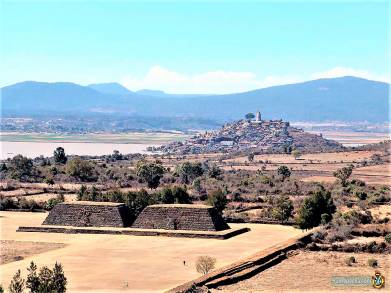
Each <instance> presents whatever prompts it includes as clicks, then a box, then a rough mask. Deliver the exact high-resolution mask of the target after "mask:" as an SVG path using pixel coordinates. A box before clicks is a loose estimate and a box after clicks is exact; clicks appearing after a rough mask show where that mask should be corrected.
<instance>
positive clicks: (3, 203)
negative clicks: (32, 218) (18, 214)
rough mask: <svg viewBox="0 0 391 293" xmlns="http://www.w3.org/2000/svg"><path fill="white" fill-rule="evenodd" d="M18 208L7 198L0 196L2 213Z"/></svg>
mask: <svg viewBox="0 0 391 293" xmlns="http://www.w3.org/2000/svg"><path fill="white" fill-rule="evenodd" d="M13 208H16V206H15V203H14V201H13V200H12V199H11V198H9V197H6V196H3V195H0V211H5V210H8V209H13Z"/></svg>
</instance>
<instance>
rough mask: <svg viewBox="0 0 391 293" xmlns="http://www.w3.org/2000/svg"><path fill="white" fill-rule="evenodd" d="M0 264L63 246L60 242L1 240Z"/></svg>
mask: <svg viewBox="0 0 391 293" xmlns="http://www.w3.org/2000/svg"><path fill="white" fill-rule="evenodd" d="M0 246H1V254H0V264H5V263H9V262H13V261H17V260H22V259H24V258H25V257H28V256H31V255H35V254H39V253H42V252H45V251H49V250H52V249H58V248H62V247H64V246H65V244H62V243H49V242H32V241H14V240H1V241H0Z"/></svg>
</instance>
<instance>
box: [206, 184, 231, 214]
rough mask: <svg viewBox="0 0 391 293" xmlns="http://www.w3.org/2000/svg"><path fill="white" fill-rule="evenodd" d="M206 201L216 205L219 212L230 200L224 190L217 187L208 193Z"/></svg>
mask: <svg viewBox="0 0 391 293" xmlns="http://www.w3.org/2000/svg"><path fill="white" fill-rule="evenodd" d="M206 202H207V204H208V205H211V206H213V207H215V208H216V210H217V211H218V212H219V213H222V212H223V210H224V209H225V207H226V205H227V202H228V201H227V198H226V197H225V195H224V194H223V192H222V190H221V189H216V190H213V191H212V192H210V193H209V194H208V198H207V200H206Z"/></svg>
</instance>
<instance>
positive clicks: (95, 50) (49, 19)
mask: <svg viewBox="0 0 391 293" xmlns="http://www.w3.org/2000/svg"><path fill="white" fill-rule="evenodd" d="M389 16H390V5H389V1H344V2H341V1H284V2H281V1H273V2H266V1H192V2H190V1H126V0H122V1H121V0H117V1H116V0H112V1H96V0H95V1H89V0H86V1H75V0H72V1H71V0H70V1H56V0H51V1H33V0H32V1H28V0H24V1H21V0H19V1H17V0H0V19H1V35H0V41H1V43H0V44H1V55H0V56H1V60H0V61H1V63H0V66H1V70H0V86H6V85H10V84H13V83H16V82H21V81H25V80H36V81H47V82H56V81H68V82H75V83H79V84H82V85H86V84H90V83H101V82H119V83H121V84H123V85H124V86H126V87H127V88H129V89H130V90H140V89H145V88H147V89H156V90H164V91H166V92H169V93H231V92H242V91H247V90H252V89H256V88H262V87H267V86H272V85H278V84H286V83H294V82H299V81H304V80H309V79H316V78H327V77H337V76H344V75H355V76H359V77H364V78H368V79H373V80H380V81H387V82H390V81H391V71H390V63H389V60H390V57H391V56H390V54H391V53H390V47H389V40H390V27H391V25H390V23H389Z"/></svg>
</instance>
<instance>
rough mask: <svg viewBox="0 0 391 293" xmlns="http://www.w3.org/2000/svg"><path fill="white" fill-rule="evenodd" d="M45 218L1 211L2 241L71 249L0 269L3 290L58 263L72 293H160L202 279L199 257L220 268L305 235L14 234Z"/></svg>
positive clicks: (282, 230) (259, 229) (255, 229)
mask: <svg viewBox="0 0 391 293" xmlns="http://www.w3.org/2000/svg"><path fill="white" fill-rule="evenodd" d="M45 217H46V214H45V213H22V212H19V213H16V212H0V227H1V239H2V240H15V241H29V242H30V241H45V242H49V243H64V244H66V245H67V246H65V247H63V248H60V249H56V250H51V251H47V252H43V253H41V254H36V255H34V256H31V257H26V258H24V259H23V260H20V261H15V262H11V263H8V264H3V265H1V266H0V271H1V280H0V282H1V283H2V284H3V285H5V286H8V284H9V282H10V279H11V278H12V275H13V274H14V273H15V271H16V270H18V269H22V270H23V273H24V274H25V273H26V270H25V268H26V267H27V266H28V264H29V262H30V261H31V260H34V261H35V262H36V263H37V265H38V266H42V265H48V266H53V264H54V263H55V262H56V261H59V262H61V263H62V264H63V265H64V270H65V274H66V277H67V278H68V281H69V288H68V289H69V292H88V291H90V292H113V291H132V292H162V291H164V290H166V289H170V288H172V287H175V286H177V285H179V284H182V283H184V282H186V281H189V280H192V279H194V278H196V277H199V276H200V275H199V274H198V273H197V272H196V270H195V260H196V258H197V257H198V256H200V255H210V256H213V257H215V258H216V259H217V268H218V267H221V266H224V265H227V264H230V263H232V262H234V261H237V260H239V259H241V258H243V257H246V256H249V255H252V254H254V253H256V252H258V251H260V250H262V249H265V248H267V247H270V246H272V245H275V244H277V243H280V242H282V241H285V240H287V239H289V238H291V237H294V236H298V235H301V234H302V231H301V230H297V229H294V228H292V227H288V226H279V225H256V224H231V227H242V226H245V227H249V228H251V230H252V231H250V232H248V233H245V234H242V235H239V236H236V237H233V238H231V239H228V240H214V239H213V240H212V239H187V238H169V237H147V236H124V235H79V234H55V233H52V234H50V233H22V232H15V230H16V229H17V227H18V226H21V225H40V224H41V223H42V221H43V220H44V218H45ZM184 260H185V261H186V265H185V266H184V265H183V261H184ZM98 288H99V289H100V290H98Z"/></svg>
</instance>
